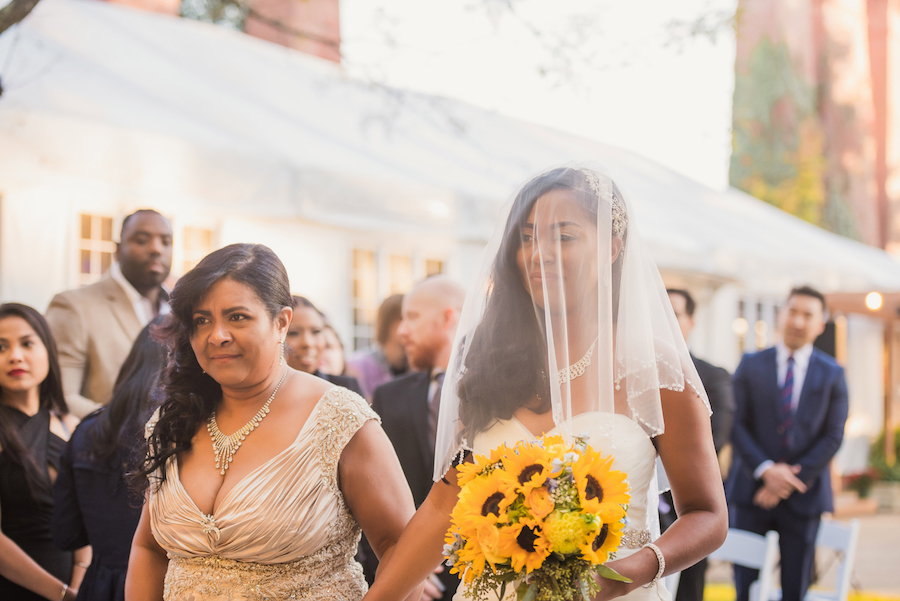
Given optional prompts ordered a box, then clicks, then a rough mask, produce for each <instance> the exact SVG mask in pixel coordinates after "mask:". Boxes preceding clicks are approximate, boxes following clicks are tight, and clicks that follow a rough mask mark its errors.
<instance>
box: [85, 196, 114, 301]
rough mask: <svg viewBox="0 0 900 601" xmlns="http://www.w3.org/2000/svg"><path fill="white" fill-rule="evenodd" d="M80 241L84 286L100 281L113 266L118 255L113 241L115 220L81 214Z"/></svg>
mask: <svg viewBox="0 0 900 601" xmlns="http://www.w3.org/2000/svg"><path fill="white" fill-rule="evenodd" d="M80 217H81V234H80V236H79V241H78V249H79V258H80V261H79V277H80V283H81V285H82V286H84V285H85V284H92V283H94V282H96V281H97V280H99V279H100V278H101V276H103V274H104V273H106V270H107V269H109V266H110V265H112V263H113V259H114V257H115V253H116V243H115V241H113V218H112V217H107V216H104V215H88V214H84V213H82V214H81V216H80Z"/></svg>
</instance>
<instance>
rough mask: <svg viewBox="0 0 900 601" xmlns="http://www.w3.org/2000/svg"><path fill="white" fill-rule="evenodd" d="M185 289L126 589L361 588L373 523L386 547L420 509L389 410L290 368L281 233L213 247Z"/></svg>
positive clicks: (220, 598) (176, 301) (140, 595)
mask: <svg viewBox="0 0 900 601" xmlns="http://www.w3.org/2000/svg"><path fill="white" fill-rule="evenodd" d="M171 298H172V300H171V304H172V317H171V318H170V319H169V320H168V322H167V323H166V324H165V325H164V327H163V328H162V329H161V330H159V331H158V333H157V335H158V336H159V337H160V338H162V339H163V340H164V341H166V342H167V344H168V346H169V362H168V366H167V369H166V372H165V374H164V387H163V393H162V394H163V398H164V399H165V400H164V401H163V403H162V405H161V407H160V409H159V410H158V411H157V413H156V414H155V415H154V417H153V418H152V419H151V420H150V422H149V423H148V426H147V432H146V435H147V440H148V443H149V444H148V447H149V451H148V459H147V461H146V463H145V465H144V466H143V469H142V470H141V472H140V475H143V476H144V477H145V478H148V479H149V482H148V483H147V487H146V490H147V498H146V503H145V504H144V508H143V514H142V516H141V521H140V524H139V525H138V529H137V532H136V533H135V538H134V543H133V545H132V551H131V559H130V561H129V567H128V575H127V578H126V599H128V600H129V601H144V600H148V601H149V600H151V599H152V600H154V601H158V600H160V599H165V601H226V600H228V601H232V600H233V601H262V600H268V599H271V600H281V599H310V600H312V599H316V600H323V601H324V600H326V599H327V600H329V601H331V600H337V601H358V600H359V599H361V598H362V596H363V595H364V594H365V592H366V588H367V587H366V582H365V579H364V578H363V572H362V569H361V567H360V566H359V564H358V563H357V562H356V561H355V560H354V559H353V555H354V553H355V552H356V546H357V542H358V541H359V537H360V526H361V527H362V529H363V530H365V532H366V535H367V537H368V539H369V540H370V541H371V543H372V547H373V549H374V550H375V552H376V553H378V554H379V555H380V556H381V557H382V558H385V557H387V556H388V555H389V554H390V552H391V549H392V547H393V546H394V544H395V542H396V541H397V539H398V537H399V535H400V532H401V531H402V530H403V527H404V526H405V524H406V522H407V521H408V519H409V517H410V516H411V515H412V513H413V510H414V507H413V502H412V495H411V493H410V492H409V487H408V486H407V484H406V481H405V479H404V477H403V472H402V470H401V468H400V464H399V461H398V460H397V458H396V455H395V454H394V451H393V447H392V446H391V444H390V441H389V440H388V439H387V437H386V436H385V434H384V432H383V431H382V430H381V427H380V426H379V424H378V417H377V416H376V415H375V414H374V413H373V412H372V410H371V409H370V408H369V406H368V404H366V402H365V400H363V399H362V398H361V397H360V396H359V395H357V394H355V393H353V392H350V391H349V390H347V389H345V388H340V387H335V386H332V385H331V384H330V383H329V382H327V381H325V380H322V379H320V378H316V377H315V376H312V375H309V374H305V373H302V372H298V371H295V370H293V369H291V368H290V367H289V366H287V365H285V362H284V360H283V354H284V338H285V335H286V333H287V330H288V326H289V324H290V322H291V297H290V285H289V283H288V278H287V273H286V271H285V269H284V266H283V265H282V263H281V261H280V260H279V259H278V257H276V256H275V254H274V253H273V252H272V251H271V250H269V249H268V248H266V247H265V246H262V245H250V244H235V245H231V246H228V247H225V248H223V249H220V250H218V251H215V252H213V253H211V254H210V255H208V256H207V257H206V258H204V259H203V260H202V261H201V262H200V263H199V264H198V265H197V267H195V268H194V269H193V270H192V271H190V272H188V273H187V274H185V275H184V276H183V277H182V278H181V279H180V280H179V281H178V284H177V285H176V286H175V289H174V290H173V292H172V295H171ZM224 432H227V433H229V434H227V435H226V434H224ZM412 595H413V597H414V598H416V599H417V598H418V591H413V592H412Z"/></svg>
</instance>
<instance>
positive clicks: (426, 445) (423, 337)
mask: <svg viewBox="0 0 900 601" xmlns="http://www.w3.org/2000/svg"><path fill="white" fill-rule="evenodd" d="M465 295H466V292H465V289H464V288H463V287H462V286H460V285H459V284H458V283H456V282H455V281H453V280H452V279H450V278H448V277H447V276H443V275H436V276H432V277H430V278H428V279H426V280H423V281H422V282H420V283H419V284H417V285H416V286H415V287H413V289H412V290H410V291H409V293H408V294H407V295H406V296H405V297H404V298H403V320H402V322H401V323H400V328H399V335H400V337H401V339H402V340H403V342H404V345H405V346H406V355H407V356H408V357H409V362H410V364H411V365H412V367H413V369H415V370H417V371H416V372H414V373H411V374H408V375H406V376H403V377H401V378H397V379H396V380H392V381H390V382H387V383H386V384H382V385H381V386H379V387H378V389H377V390H376V391H375V395H374V399H373V402H372V409H374V410H375V412H376V413H378V415H380V416H381V425H382V427H383V428H384V431H385V433H386V434H387V435H388V438H390V439H391V443H392V444H393V445H394V449H395V450H396V451H397V458H398V459H400V465H401V466H402V467H403V473H404V475H405V476H406V480H407V482H409V488H410V489H411V490H412V494H413V500H414V501H415V504H416V508H418V507H419V506H420V505H422V503H423V502H424V501H425V497H427V496H428V492H429V491H430V490H431V485H432V484H433V479H432V475H433V474H434V442H435V435H436V432H437V417H438V411H439V408H440V404H441V403H440V398H441V384H442V383H443V379H444V373H445V372H446V371H447V364H448V363H449V362H450V352H451V350H452V349H453V339H454V337H455V336H456V326H457V324H458V323H459V316H460V312H461V311H462V307H463V301H464V300H465ZM432 578H434V577H432ZM437 579H438V580H439V581H440V585H439V586H437V585H436V583H435V582H434V581H433V580H432V581H431V582H426V586H425V592H424V593H423V599H425V600H430V599H441V600H443V601H450V599H452V598H453V594H454V593H455V592H456V588H457V586H458V585H459V576H457V575H456V574H450V571H449V569H445V570H444V571H443V572H441V573H440V574H438V575H437ZM441 589H443V590H441Z"/></svg>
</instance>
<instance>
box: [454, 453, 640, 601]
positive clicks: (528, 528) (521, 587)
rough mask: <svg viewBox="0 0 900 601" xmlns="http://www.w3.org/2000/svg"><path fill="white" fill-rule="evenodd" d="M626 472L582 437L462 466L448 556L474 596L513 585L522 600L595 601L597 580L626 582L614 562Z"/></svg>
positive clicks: (625, 494)
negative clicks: (611, 563) (615, 467)
mask: <svg viewBox="0 0 900 601" xmlns="http://www.w3.org/2000/svg"><path fill="white" fill-rule="evenodd" d="M625 478H626V474H624V473H623V472H619V471H614V470H613V469H612V458H611V457H602V456H601V455H600V454H599V453H598V452H596V451H595V450H594V449H593V448H591V447H590V445H588V444H587V442H586V441H585V440H584V439H583V438H576V440H575V442H574V443H573V444H566V443H565V442H564V440H563V438H562V437H561V436H544V437H542V438H541V439H539V440H537V441H535V442H524V441H523V442H520V443H518V444H516V445H515V446H514V447H512V448H510V447H507V446H506V445H502V446H500V447H498V448H497V449H494V450H493V451H492V452H491V456H490V458H488V457H484V456H480V455H479V456H476V457H475V461H474V462H472V463H464V464H462V465H460V466H459V468H458V481H459V486H460V488H461V491H460V493H459V499H458V501H457V503H456V506H455V507H454V509H453V513H452V514H451V521H452V525H451V527H450V530H449V531H448V532H447V536H446V543H447V544H446V545H444V555H445V557H446V558H447V562H446V563H447V565H448V566H450V568H451V570H450V572H451V573H456V574H459V576H460V578H461V579H463V580H464V581H465V582H466V584H467V586H468V594H469V595H470V596H471V598H472V599H477V600H485V599H487V597H488V595H489V593H491V592H495V591H499V598H500V599H503V597H504V595H505V593H506V590H507V588H508V587H509V586H513V585H514V586H515V587H516V592H517V598H518V599H519V600H520V601H531V600H537V601H581V600H582V599H583V600H584V601H589V599H590V598H591V597H592V596H593V595H594V594H595V593H596V592H597V591H598V590H599V589H600V587H599V585H598V584H597V581H596V579H595V578H594V574H599V575H601V576H604V577H606V578H612V579H615V580H620V581H624V582H629V580H628V579H626V578H624V577H622V576H620V575H619V574H617V573H616V572H615V571H614V570H612V569H611V568H609V567H607V566H605V565H603V564H604V563H605V562H606V561H607V560H608V559H610V558H614V557H615V555H614V553H615V551H616V550H617V549H618V547H619V542H620V540H621V538H622V529H623V527H624V521H625V512H626V510H627V507H628V501H629V499H630V497H629V495H628V484H627V483H626V482H625Z"/></svg>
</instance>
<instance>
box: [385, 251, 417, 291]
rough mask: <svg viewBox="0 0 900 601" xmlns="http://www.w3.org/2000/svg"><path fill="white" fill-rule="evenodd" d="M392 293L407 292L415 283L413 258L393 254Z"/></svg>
mask: <svg viewBox="0 0 900 601" xmlns="http://www.w3.org/2000/svg"><path fill="white" fill-rule="evenodd" d="M390 281H391V287H390V290H391V294H406V292H407V291H408V290H409V289H410V288H412V285H413V270H412V259H410V258H409V257H408V256H405V255H391V280H390Z"/></svg>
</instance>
